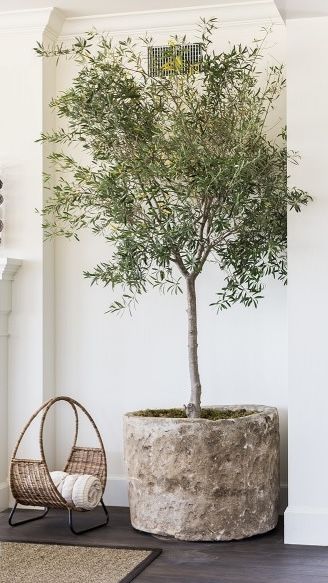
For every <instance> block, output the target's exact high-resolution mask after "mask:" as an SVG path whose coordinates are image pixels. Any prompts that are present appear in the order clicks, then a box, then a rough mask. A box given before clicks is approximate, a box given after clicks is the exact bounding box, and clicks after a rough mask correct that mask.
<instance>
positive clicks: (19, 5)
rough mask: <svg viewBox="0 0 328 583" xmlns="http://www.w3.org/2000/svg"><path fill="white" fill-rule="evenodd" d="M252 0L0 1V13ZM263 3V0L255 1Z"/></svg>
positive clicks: (79, 12) (71, 13) (84, 12)
mask: <svg viewBox="0 0 328 583" xmlns="http://www.w3.org/2000/svg"><path fill="white" fill-rule="evenodd" d="M249 1H250V0H0V13H1V12H8V11H14V10H31V9H38V8H39V9H40V8H49V7H52V6H55V7H56V8H59V9H60V10H62V11H63V12H64V14H65V16H66V17H67V18H69V17H77V16H90V15H94V14H120V13H125V12H143V11H150V10H167V9H174V8H188V7H192V6H218V5H220V4H248V3H249ZM255 2H261V0H255Z"/></svg>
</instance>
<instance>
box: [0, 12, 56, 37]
mask: <svg viewBox="0 0 328 583" xmlns="http://www.w3.org/2000/svg"><path fill="white" fill-rule="evenodd" d="M63 23H64V15H63V13H62V12H61V11H60V10H58V8H51V7H49V8H43V9H40V10H39V9H35V10H15V11H11V12H0V33H1V34H5V33H7V34H13V33H27V34H28V33H31V34H40V33H42V34H45V35H46V36H49V37H50V38H57V37H58V35H59V34H60V32H61V29H62V26H63Z"/></svg>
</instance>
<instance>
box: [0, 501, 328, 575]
mask: <svg viewBox="0 0 328 583" xmlns="http://www.w3.org/2000/svg"><path fill="white" fill-rule="evenodd" d="M28 512H29V511H27V510H25V511H22V512H21V515H23V516H24V518H25V517H28ZM97 512H98V511H97ZM7 518H8V513H7V512H3V513H0V540H11V541H29V542H53V543H74V544H82V545H83V544H87V545H97V544H108V545H111V546H115V545H117V546H120V545H121V546H129V545H131V546H137V547H156V548H162V549H163V552H162V554H161V556H160V557H159V558H158V559H156V561H154V563H152V564H151V565H150V566H149V567H147V569H146V570H145V571H144V572H143V573H142V574H141V575H139V576H138V577H137V579H136V581H138V583H273V582H274V583H324V582H325V583H328V548H325V547H305V546H292V545H284V544H283V526H282V522H281V523H280V524H279V527H278V528H277V529H276V530H275V531H273V532H272V533H270V534H267V535H264V536H259V537H254V538H252V539H248V540H244V541H240V542H229V543H184V542H176V541H171V540H159V539H157V538H155V537H152V536H151V535H147V534H144V533H140V532H137V531H135V530H133V528H132V527H131V526H130V522H129V512H128V509H127V508H110V526H108V527H107V528H103V529H100V530H98V531H97V530H96V531H94V532H91V533H89V534H85V535H82V536H79V537H76V536H74V535H73V534H71V533H70V531H69V529H68V526H67V524H66V518H67V517H66V513H65V512H64V511H61V510H60V511H58V510H57V511H54V510H53V511H51V512H50V513H49V515H48V517H46V518H44V519H43V520H41V521H40V522H35V523H32V524H28V525H24V526H20V527H17V528H11V527H10V526H8V523H7ZM78 518H79V519H82V518H83V520H84V521H85V522H84V524H85V523H86V522H89V523H90V524H91V521H92V520H94V519H95V518H97V517H96V516H95V513H87V514H84V515H83V516H81V515H79V516H78ZM8 583H10V582H8ZM36 583H37V582H36ZM42 583H43V582H42ZM90 583H91V582H90Z"/></svg>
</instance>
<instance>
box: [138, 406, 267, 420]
mask: <svg viewBox="0 0 328 583" xmlns="http://www.w3.org/2000/svg"><path fill="white" fill-rule="evenodd" d="M255 412H256V411H249V410H248V409H236V410H230V409H210V408H204V409H202V411H201V418H202V419H208V420H209V421H218V420H219V419H238V418H239V417H246V416H247V415H252V414H253V413H255ZM134 415H135V416H136V417H167V418H172V417H173V418H177V419H186V418H187V415H186V412H185V410H184V409H144V410H143V411H136V412H135V413H134Z"/></svg>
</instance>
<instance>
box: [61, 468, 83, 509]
mask: <svg viewBox="0 0 328 583" xmlns="http://www.w3.org/2000/svg"><path fill="white" fill-rule="evenodd" d="M79 476H80V474H68V475H67V476H66V478H65V480H64V482H63V486H62V492H61V494H62V497H63V498H65V500H66V502H68V503H69V504H72V501H73V498H72V497H73V489H74V484H75V482H76V480H77V479H78V478H79Z"/></svg>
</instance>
